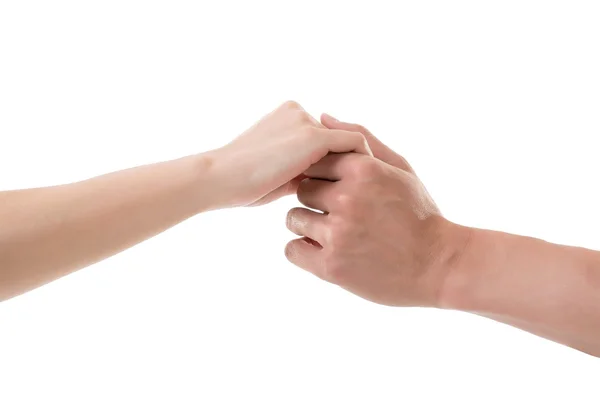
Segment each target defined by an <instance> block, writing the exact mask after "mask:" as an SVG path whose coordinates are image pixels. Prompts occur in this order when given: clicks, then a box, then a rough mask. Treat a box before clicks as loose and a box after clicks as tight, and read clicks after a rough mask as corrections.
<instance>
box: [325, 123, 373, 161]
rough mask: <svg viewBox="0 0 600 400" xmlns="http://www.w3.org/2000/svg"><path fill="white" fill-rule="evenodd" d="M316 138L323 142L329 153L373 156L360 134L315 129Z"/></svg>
mask: <svg viewBox="0 0 600 400" xmlns="http://www.w3.org/2000/svg"><path fill="white" fill-rule="evenodd" d="M317 130H318V133H319V134H318V135H317V137H318V138H320V139H321V140H324V141H325V147H327V149H328V150H329V152H331V153H349V152H351V151H353V152H356V153H361V154H366V155H369V156H372V155H373V152H371V149H370V148H369V144H368V143H367V140H366V139H365V137H364V136H363V135H362V134H361V133H360V132H350V131H345V130H341V129H327V128H324V129H323V128H317Z"/></svg>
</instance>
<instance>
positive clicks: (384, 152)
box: [321, 114, 414, 172]
mask: <svg viewBox="0 0 600 400" xmlns="http://www.w3.org/2000/svg"><path fill="white" fill-rule="evenodd" d="M321 123H322V124H323V125H325V126H326V127H327V128H329V129H343V130H346V131H353V132H360V133H361V134H363V135H364V137H365V139H366V140H367V143H368V144H369V147H370V148H371V150H372V151H373V155H374V156H375V157H376V158H378V159H380V160H381V161H383V162H385V163H387V164H390V165H393V166H394V167H397V168H400V169H403V170H405V171H408V172H414V171H413V169H412V167H411V166H410V164H409V163H408V161H406V159H405V158H404V157H402V156H401V155H400V154H398V153H396V152H395V151H394V150H392V149H390V148H389V147H388V146H386V145H385V144H384V143H383V142H382V141H381V140H379V139H377V138H376V137H375V135H373V134H372V133H371V131H369V130H368V129H367V128H365V127H364V126H362V125H358V124H351V123H348V122H342V121H339V120H337V119H336V118H334V117H332V116H331V115H329V114H322V115H321Z"/></svg>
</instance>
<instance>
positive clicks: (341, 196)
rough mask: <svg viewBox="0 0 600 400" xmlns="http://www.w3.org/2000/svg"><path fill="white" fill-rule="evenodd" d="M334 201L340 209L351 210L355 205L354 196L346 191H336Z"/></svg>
mask: <svg viewBox="0 0 600 400" xmlns="http://www.w3.org/2000/svg"><path fill="white" fill-rule="evenodd" d="M334 201H335V203H336V204H337V206H338V207H339V208H340V209H342V210H353V209H354V208H355V206H356V197H355V196H353V195H352V194H351V193H348V192H341V193H337V194H336V195H335V199H334Z"/></svg>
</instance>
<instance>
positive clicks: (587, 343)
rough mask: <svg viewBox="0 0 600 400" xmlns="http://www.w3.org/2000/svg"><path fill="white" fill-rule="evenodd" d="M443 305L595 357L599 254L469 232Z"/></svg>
mask: <svg viewBox="0 0 600 400" xmlns="http://www.w3.org/2000/svg"><path fill="white" fill-rule="evenodd" d="M443 306H444V307H448V308H453V309H458V310H463V311H469V312H473V313H477V314H481V315H484V316H487V317H490V318H493V319H496V320H499V321H501V322H505V323H508V324H511V325H514V326H517V327H519V328H521V329H525V330H528V331H531V332H532V333H535V334H538V335H540V336H544V337H547V338H549V339H551V340H554V341H557V342H561V343H563V344H566V345H568V346H571V347H575V348H578V349H580V350H582V351H585V352H588V353H590V354H594V355H597V356H600V253H598V252H595V251H591V250H587V249H582V248H576V247H569V246H561V245H556V244H551V243H548V242H544V241H542V240H538V239H533V238H529V237H522V236H516V235H510V234H506V233H501V232H493V231H485V230H473V231H472V234H471V239H470V241H469V243H468V245H467V248H466V249H465V251H464V253H463V255H462V256H461V258H460V259H458V261H457V262H456V265H454V266H453V269H452V270H451V272H450V273H449V275H448V279H447V282H446V285H445V289H444V297H443Z"/></svg>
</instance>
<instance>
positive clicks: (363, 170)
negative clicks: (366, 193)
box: [353, 157, 380, 179]
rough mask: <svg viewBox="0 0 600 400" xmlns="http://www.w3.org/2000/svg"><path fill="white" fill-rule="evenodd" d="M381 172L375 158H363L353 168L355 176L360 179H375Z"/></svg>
mask: <svg viewBox="0 0 600 400" xmlns="http://www.w3.org/2000/svg"><path fill="white" fill-rule="evenodd" d="M379 171H380V166H379V163H378V162H377V160H376V159H375V158H373V157H361V158H360V159H357V160H356V162H355V163H354V166H353V172H354V175H355V176H356V177H358V178H367V179H368V178H373V177H374V176H376V175H377V174H378V173H379Z"/></svg>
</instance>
